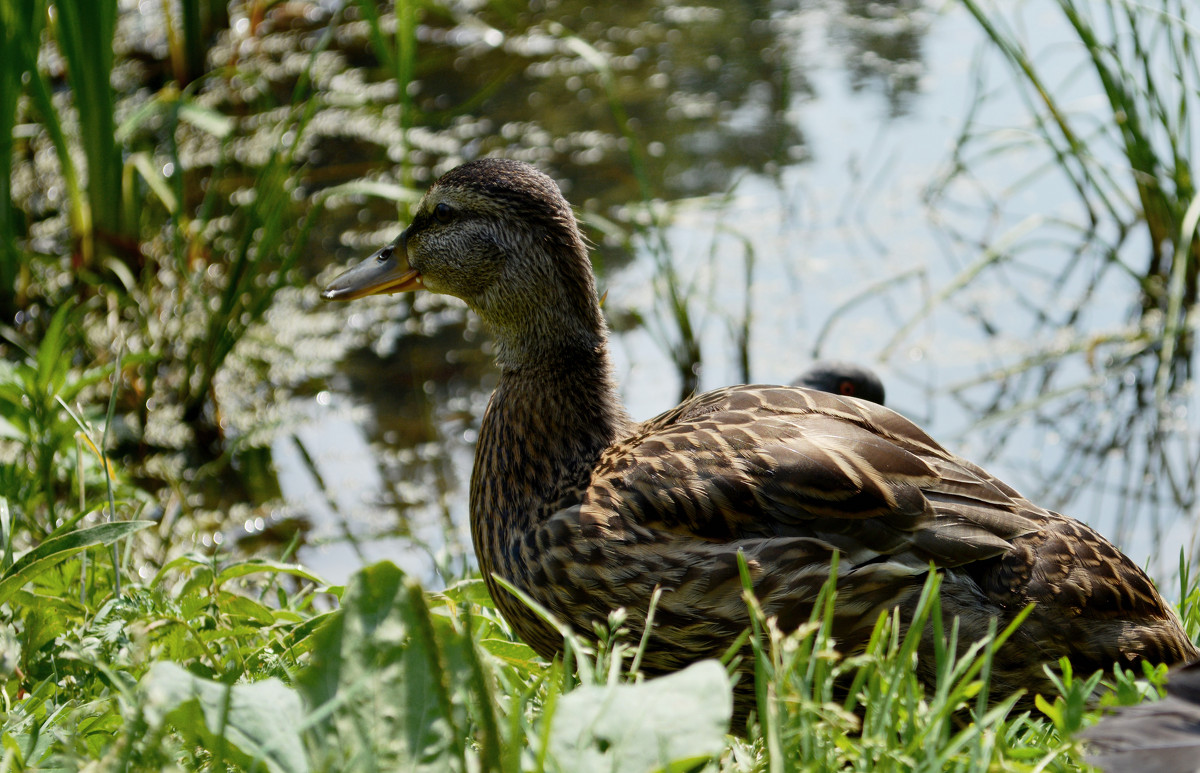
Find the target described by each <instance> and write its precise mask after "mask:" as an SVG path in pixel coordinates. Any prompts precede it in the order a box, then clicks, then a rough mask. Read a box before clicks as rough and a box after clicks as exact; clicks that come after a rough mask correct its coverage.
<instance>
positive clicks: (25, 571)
mask: <svg viewBox="0 0 1200 773" xmlns="http://www.w3.org/2000/svg"><path fill="white" fill-rule="evenodd" d="M154 525H155V524H154V521H114V522H113V523H102V524H100V525H99V526H92V527H89V528H87V529H80V530H79V531H73V532H71V533H70V534H63V535H62V536H60V537H52V538H50V539H48V540H46V541H45V542H43V543H42V544H40V545H38V546H37V547H36V548H34V549H33V550H30V551H29V552H27V553H25V554H24V555H23V556H21V557H20V558H18V559H17V560H16V561H14V562H13V565H12V566H10V567H9V568H8V571H6V572H5V573H4V575H3V579H0V604H3V603H4V602H6V601H8V599H9V597H11V596H12V594H13V593H15V592H16V591H18V590H19V589H21V588H23V587H24V586H25V584H26V583H28V582H31V581H32V580H33V579H34V578H36V577H37V576H38V575H39V574H41V573H42V572H45V571H46V570H48V569H51V568H53V567H54V566H55V565H57V564H58V563H60V562H61V561H63V560H64V559H66V558H69V557H71V556H72V555H74V554H76V553H78V552H79V551H81V550H86V549H87V548H90V547H94V546H96V545H110V544H112V543H114V542H116V541H117V540H119V539H121V538H122V537H127V536H129V535H130V534H133V533H134V532H138V531H141V530H142V529H148V528H150V527H151V526H154Z"/></svg>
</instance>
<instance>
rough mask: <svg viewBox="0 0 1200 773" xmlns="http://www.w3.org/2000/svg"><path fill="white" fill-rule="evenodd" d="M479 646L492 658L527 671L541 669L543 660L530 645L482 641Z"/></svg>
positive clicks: (501, 641)
mask: <svg viewBox="0 0 1200 773" xmlns="http://www.w3.org/2000/svg"><path fill="white" fill-rule="evenodd" d="M479 646H480V647H481V648H482V649H483V650H484V652H487V653H488V654H489V655H491V656H492V657H494V658H497V659H498V660H502V661H504V662H505V663H508V664H509V665H512V666H516V667H517V668H520V669H523V670H525V671H533V670H536V669H538V668H541V662H542V661H541V658H539V657H538V654H537V653H536V652H534V651H533V647H530V646H529V645H528V644H522V643H521V642H519V641H508V640H507V639H481V640H480V641H479Z"/></svg>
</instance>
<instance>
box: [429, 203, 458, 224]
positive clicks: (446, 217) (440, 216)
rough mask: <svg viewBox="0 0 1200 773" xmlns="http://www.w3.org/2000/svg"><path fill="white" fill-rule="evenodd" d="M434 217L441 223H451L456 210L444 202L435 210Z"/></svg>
mask: <svg viewBox="0 0 1200 773" xmlns="http://www.w3.org/2000/svg"><path fill="white" fill-rule="evenodd" d="M433 216H434V218H436V219H437V221H438V222H439V223H449V222H450V221H451V220H453V219H454V208H453V207H451V206H450V205H449V204H447V203H446V202H444V201H443V202H442V203H441V204H438V205H437V206H436V207H434V208H433Z"/></svg>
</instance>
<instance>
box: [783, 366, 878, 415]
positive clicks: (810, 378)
mask: <svg viewBox="0 0 1200 773" xmlns="http://www.w3.org/2000/svg"><path fill="white" fill-rule="evenodd" d="M792 386H800V387H808V388H809V389H816V390H818V391H820V392H832V393H833V394H835V395H845V396H846V397H857V398H860V399H862V400H867V401H869V402H872V403H879V404H880V405H883V404H884V398H885V395H886V392H885V391H884V388H883V380H882V379H880V378H879V375H878V374H877V373H875V371H873V370H871V369H870V368H867V367H864V366H862V365H858V364H856V363H853V362H850V361H849V360H817V361H816V362H814V363H813V364H812V365H809V366H808V369H807V370H805V371H804V372H803V373H801V374H800V375H799V376H797V377H796V379H795V380H794V381H793V382H792Z"/></svg>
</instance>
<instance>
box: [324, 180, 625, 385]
mask: <svg viewBox="0 0 1200 773" xmlns="http://www.w3.org/2000/svg"><path fill="white" fill-rule="evenodd" d="M419 289H425V290H429V291H431V292H435V293H443V294H445V295H453V296H454V297H456V298H461V299H462V300H463V301H466V303H467V305H468V306H469V307H471V308H472V309H474V310H475V311H476V312H477V313H478V314H479V315H480V316H481V317H482V318H483V320H484V321H485V322H486V323H487V324H488V325H489V326H490V327H491V328H492V330H493V332H494V333H495V334H496V337H497V340H498V343H499V345H500V359H501V361H502V362H509V363H513V364H520V362H521V361H525V360H532V361H534V362H536V361H537V358H538V357H544V356H547V355H549V354H553V353H554V351H553V350H558V349H563V348H564V347H565V348H568V349H574V348H577V347H580V346H583V347H585V348H595V347H596V346H597V345H600V344H601V343H602V342H603V338H604V335H605V333H604V331H605V327H604V322H603V318H602V317H601V315H600V311H599V304H598V302H597V298H596V289H595V280H594V278H593V275H592V267H591V263H590V262H589V260H588V255H587V248H586V246H585V245H584V242H583V238H582V237H581V236H580V233H579V228H578V225H577V224H576V222H575V216H574V214H573V213H572V212H571V207H570V206H569V205H568V204H567V202H566V200H564V199H563V197H562V194H561V193H560V192H559V190H558V186H557V185H555V183H554V181H553V180H551V179H550V178H549V177H547V176H546V175H544V174H542V173H541V172H539V171H538V170H537V169H535V168H533V167H532V166H530V165H529V164H526V163H523V162H520V161H510V160H505V159H494V158H489V159H481V160H478V161H471V162H469V163H466V164H463V165H462V166H459V167H457V168H455V169H453V170H451V171H449V172H447V173H446V174H445V175H443V176H442V177H441V178H440V179H438V181H437V182H435V183H434V184H433V186H432V187H430V189H429V190H428V192H426V194H425V196H424V197H423V198H422V199H421V202H420V204H418V205H417V208H416V211H415V213H414V215H413V219H412V223H411V224H410V225H409V226H408V228H406V229H405V230H404V232H403V233H401V234H400V236H399V237H397V238H396V240H395V241H394V242H392V243H391V244H389V245H388V246H386V247H384V248H383V249H381V250H380V251H379V252H377V253H375V254H374V255H373V256H371V257H370V258H368V259H367V260H365V261H363V262H362V263H359V264H358V265H357V266H355V267H353V268H351V269H350V270H348V271H346V272H345V273H343V274H341V275H339V276H338V277H337V278H336V279H334V280H333V281H332V282H330V283H329V285H328V287H326V289H325V293H324V297H325V298H326V299H328V300H337V301H349V300H354V299H356V298H361V297H363V296H366V295H375V294H379V293H400V292H407V291H410V290H419Z"/></svg>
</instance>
